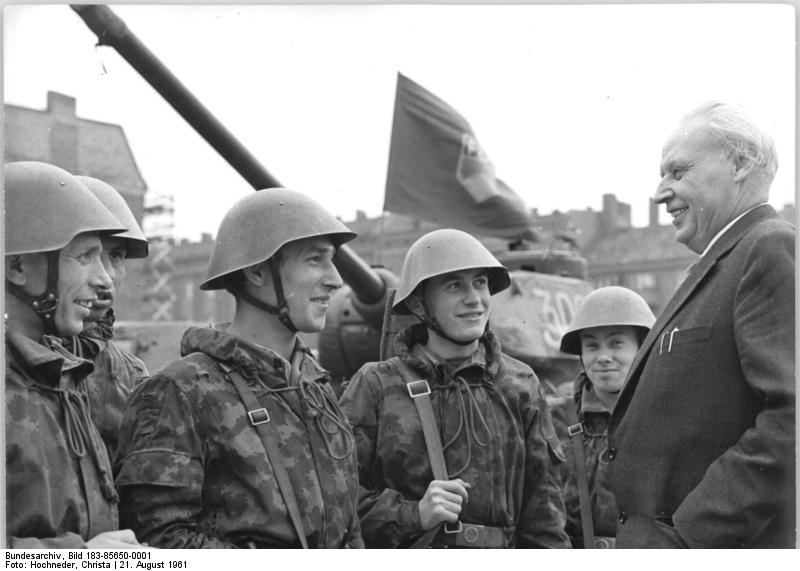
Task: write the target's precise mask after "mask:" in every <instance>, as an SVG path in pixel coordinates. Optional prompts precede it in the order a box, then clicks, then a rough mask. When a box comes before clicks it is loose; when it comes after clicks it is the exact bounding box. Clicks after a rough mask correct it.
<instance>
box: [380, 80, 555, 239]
mask: <svg viewBox="0 0 800 571" xmlns="http://www.w3.org/2000/svg"><path fill="white" fill-rule="evenodd" d="M384 210H386V211H389V212H395V213H397V214H405V215H408V216H413V217H415V218H421V219H424V220H428V221H430V222H434V223H437V224H440V225H442V226H447V227H452V228H458V229H461V230H464V231H465V232H470V233H473V234H478V235H483V236H494V237H497V238H506V239H509V240H517V239H526V240H532V241H538V239H539V235H538V233H537V232H536V230H535V229H534V226H533V220H532V218H531V216H530V214H529V213H528V210H527V208H526V207H525V204H524V203H523V201H522V199H521V198H520V197H519V196H518V195H517V193H515V192H514V191H513V190H512V189H511V188H509V187H508V185H506V184H505V183H504V182H503V181H502V180H500V179H499V178H497V177H496V176H495V168H494V165H493V164H492V162H491V161H490V160H489V157H488V156H487V154H486V152H485V151H484V150H483V148H482V147H481V145H480V143H479V142H478V139H477V137H476V136H475V133H474V132H473V130H472V127H470V124H469V123H468V122H467V121H466V119H464V118H463V117H462V116H461V115H460V114H459V113H458V111H456V110H455V109H453V108H452V107H451V106H450V105H448V104H447V103H445V102H444V101H442V100H441V99H439V98H438V97H436V96H435V95H434V94H433V93H431V92H429V91H427V90H426V89H425V88H423V87H422V86H421V85H418V84H417V83H414V82H413V81H411V80H410V79H408V78H407V77H405V76H403V75H402V74H399V73H398V74H397V94H396V96H395V106H394V121H393V124H392V139H391V147H390V151H389V170H388V174H387V177H386V193H385V196H384Z"/></svg>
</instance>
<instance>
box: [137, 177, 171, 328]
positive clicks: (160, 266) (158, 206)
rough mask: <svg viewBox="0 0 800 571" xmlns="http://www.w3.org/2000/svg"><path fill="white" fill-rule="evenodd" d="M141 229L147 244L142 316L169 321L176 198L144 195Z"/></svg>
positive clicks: (168, 195)
mask: <svg viewBox="0 0 800 571" xmlns="http://www.w3.org/2000/svg"><path fill="white" fill-rule="evenodd" d="M142 228H143V230H144V233H145V236H147V239H148V240H149V241H150V255H149V256H148V257H147V265H146V266H145V288H144V294H143V296H142V302H143V303H144V314H145V315H147V316H149V319H150V320H151V321H170V320H172V319H173V306H174V303H175V299H176V295H175V292H174V291H173V289H172V273H173V269H174V266H173V263H172V256H171V254H172V249H173V247H174V244H175V233H174V231H175V197H174V196H172V195H170V194H159V193H156V192H153V191H149V192H147V193H146V194H145V205H144V217H143V220H142Z"/></svg>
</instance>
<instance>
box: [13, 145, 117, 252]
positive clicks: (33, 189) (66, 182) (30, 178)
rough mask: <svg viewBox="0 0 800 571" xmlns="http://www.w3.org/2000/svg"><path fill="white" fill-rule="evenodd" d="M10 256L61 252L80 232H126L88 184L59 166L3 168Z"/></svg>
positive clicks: (27, 163)
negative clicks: (88, 187)
mask: <svg viewBox="0 0 800 571" xmlns="http://www.w3.org/2000/svg"><path fill="white" fill-rule="evenodd" d="M4 175H5V180H4V182H3V186H4V190H5V208H6V212H5V224H6V249H5V253H6V255H13V254H32V253H35V252H51V251H53V250H60V249H61V248H63V247H64V246H66V245H67V244H69V243H70V242H71V241H72V239H73V238H75V236H77V235H78V234H80V233H82V232H109V233H119V232H123V231H125V227H124V225H123V224H121V223H120V221H119V220H117V219H116V218H115V217H114V216H113V215H112V213H111V212H109V211H108V209H107V208H106V207H105V206H103V203H102V202H100V201H99V200H98V199H97V198H95V196H94V195H93V194H92V193H91V192H89V190H88V189H87V188H86V186H85V185H84V184H82V183H81V182H80V181H78V180H77V179H76V177H74V176H73V175H71V174H70V173H68V172H67V171H65V170H64V169H61V168H59V167H57V166H55V165H50V164H47V163H40V162H35V161H21V162H13V163H8V164H7V165H6V166H5V173H4Z"/></svg>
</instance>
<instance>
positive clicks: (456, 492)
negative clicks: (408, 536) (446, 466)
mask: <svg viewBox="0 0 800 571" xmlns="http://www.w3.org/2000/svg"><path fill="white" fill-rule="evenodd" d="M469 488H470V484H468V483H467V482H465V481H463V480H461V479H456V480H433V481H432V482H431V483H430V484H428V489H427V490H425V495H424V496H422V499H421V500H420V501H419V519H420V521H421V522H422V529H425V530H428V529H431V528H432V527H433V526H435V525H438V524H440V523H442V522H449V523H452V522H455V521H456V520H457V519H458V515H459V514H460V513H461V507H462V506H463V505H464V504H465V503H466V502H467V499H468V497H469V493H468V491H467V490H469Z"/></svg>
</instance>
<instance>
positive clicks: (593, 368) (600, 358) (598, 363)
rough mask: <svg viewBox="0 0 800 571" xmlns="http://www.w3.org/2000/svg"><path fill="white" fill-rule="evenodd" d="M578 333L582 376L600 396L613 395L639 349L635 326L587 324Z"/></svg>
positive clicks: (620, 388)
mask: <svg viewBox="0 0 800 571" xmlns="http://www.w3.org/2000/svg"><path fill="white" fill-rule="evenodd" d="M580 336H581V361H582V362H583V369H584V371H586V376H587V377H589V381H590V382H591V383H592V386H593V387H594V389H595V391H596V392H598V393H600V395H601V396H610V395H614V396H616V395H617V394H618V393H619V391H621V390H622V386H623V385H624V384H625V379H626V377H627V376H628V370H629V369H630V368H631V364H632V363H633V359H634V357H636V352H637V351H638V350H639V338H638V336H637V334H636V329H634V328H633V327H631V326H629V325H607V326H603V327H589V328H587V329H584V330H583V331H581V333H580Z"/></svg>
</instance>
